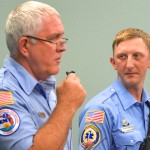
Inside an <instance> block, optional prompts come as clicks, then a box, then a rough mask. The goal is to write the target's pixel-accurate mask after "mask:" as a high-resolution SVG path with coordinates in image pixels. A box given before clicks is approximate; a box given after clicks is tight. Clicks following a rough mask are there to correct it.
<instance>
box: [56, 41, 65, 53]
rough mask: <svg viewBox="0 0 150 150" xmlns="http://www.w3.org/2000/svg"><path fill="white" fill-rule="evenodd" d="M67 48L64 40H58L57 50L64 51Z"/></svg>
mask: <svg viewBox="0 0 150 150" xmlns="http://www.w3.org/2000/svg"><path fill="white" fill-rule="evenodd" d="M66 50H67V45H66V43H65V42H63V41H62V42H59V44H58V45H57V51H59V52H64V51H66Z"/></svg>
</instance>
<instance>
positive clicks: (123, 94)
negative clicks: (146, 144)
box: [113, 78, 150, 110]
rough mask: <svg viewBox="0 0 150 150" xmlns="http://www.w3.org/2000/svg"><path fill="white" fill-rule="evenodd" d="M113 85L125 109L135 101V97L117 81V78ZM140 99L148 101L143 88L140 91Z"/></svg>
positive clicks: (149, 99)
mask: <svg viewBox="0 0 150 150" xmlns="http://www.w3.org/2000/svg"><path fill="white" fill-rule="evenodd" d="M113 87H114V89H115V91H116V93H117V95H118V97H119V100H120V102H121V104H122V105H123V108H124V109H125V110H126V109H128V108H129V107H131V106H132V105H134V104H135V103H137V101H136V99H135V98H134V97H133V96H132V95H131V94H130V93H129V92H128V90H127V89H126V88H125V87H124V85H123V84H122V83H121V82H120V81H119V79H118V78H117V79H116V80H115V81H114V83H113ZM142 101H143V102H146V101H150V98H149V96H148V94H147V92H146V91H145V89H143V91H142Z"/></svg>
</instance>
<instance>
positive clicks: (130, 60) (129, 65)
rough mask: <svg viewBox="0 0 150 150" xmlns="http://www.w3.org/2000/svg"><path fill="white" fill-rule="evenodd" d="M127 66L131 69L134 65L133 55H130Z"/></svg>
mask: <svg viewBox="0 0 150 150" xmlns="http://www.w3.org/2000/svg"><path fill="white" fill-rule="evenodd" d="M126 67H127V68H129V69H131V68H133V67H134V59H133V58H132V57H128V59H127V64H126Z"/></svg>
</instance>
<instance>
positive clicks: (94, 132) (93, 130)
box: [80, 124, 100, 147]
mask: <svg viewBox="0 0 150 150" xmlns="http://www.w3.org/2000/svg"><path fill="white" fill-rule="evenodd" d="M89 139H91V140H93V145H92V147H95V146H96V145H97V144H98V143H99V142H100V130H99V129H98V128H97V127H96V126H95V125H93V124H88V125H86V126H85V127H84V129H83V131H82V134H81V136H80V144H81V145H82V147H85V144H86V142H87V141H88V140H89Z"/></svg>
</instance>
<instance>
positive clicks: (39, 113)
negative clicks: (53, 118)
mask: <svg viewBox="0 0 150 150" xmlns="http://www.w3.org/2000/svg"><path fill="white" fill-rule="evenodd" d="M38 115H39V117H40V118H46V115H45V113H44V112H38Z"/></svg>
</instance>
